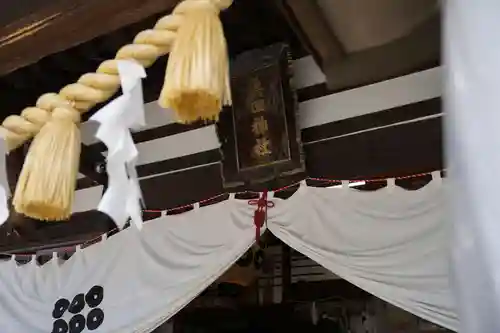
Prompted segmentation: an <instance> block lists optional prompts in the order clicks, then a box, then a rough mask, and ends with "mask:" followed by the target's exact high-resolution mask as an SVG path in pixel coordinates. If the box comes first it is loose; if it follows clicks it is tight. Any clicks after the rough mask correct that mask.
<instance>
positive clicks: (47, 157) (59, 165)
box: [13, 107, 81, 221]
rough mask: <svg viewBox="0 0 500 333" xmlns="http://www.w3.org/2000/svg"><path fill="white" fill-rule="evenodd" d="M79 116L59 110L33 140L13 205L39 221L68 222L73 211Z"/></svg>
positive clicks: (78, 144) (78, 154)
mask: <svg viewBox="0 0 500 333" xmlns="http://www.w3.org/2000/svg"><path fill="white" fill-rule="evenodd" d="M79 122H80V113H79V112H78V111H77V110H75V109H73V108H70V107H66V108H62V107H57V108H55V109H54V110H53V111H52V118H51V119H50V120H49V121H48V122H47V123H46V124H45V125H44V126H43V127H42V128H41V130H40V132H39V133H38V134H37V136H36V137H35V139H34V140H33V142H32V144H31V146H30V149H29V152H28V155H27V156H26V159H25V162H24V165H23V169H22V171H21V174H20V176H19V180H18V183H17V187H16V191H15V194H14V198H13V204H14V207H15V209H16V211H17V212H19V213H22V214H24V215H26V216H29V217H32V218H36V219H39V220H51V221H53V220H65V219H69V217H70V216H71V211H72V204H73V196H74V191H75V185H76V175H77V173H78V166H79V160H80V146H81V138H80V131H79V129H78V126H77V123H79Z"/></svg>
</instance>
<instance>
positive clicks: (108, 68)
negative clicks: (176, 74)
mask: <svg viewBox="0 0 500 333" xmlns="http://www.w3.org/2000/svg"><path fill="white" fill-rule="evenodd" d="M231 4H232V0H185V1H183V2H181V3H180V4H179V5H177V7H176V8H175V9H174V11H173V12H172V14H170V15H167V16H164V17H163V18H161V19H160V20H158V22H157V23H156V25H155V26H154V28H153V29H148V30H144V31H141V32H140V33H139V34H137V36H136V37H135V39H134V41H133V43H132V44H128V45H125V46H123V47H122V48H120V49H119V50H118V52H117V53H116V56H115V59H113V60H106V61H104V62H103V63H101V65H100V66H99V67H98V68H97V71H96V72H95V73H87V74H84V75H82V76H81V77H80V78H79V79H78V81H77V82H76V83H72V84H69V85H67V86H65V87H64V88H62V89H61V91H59V93H46V94H43V95H42V96H40V97H39V99H38V100H37V102H36V106H35V107H27V108H25V109H24V110H23V111H22V112H21V114H20V115H11V116H8V117H7V118H5V120H4V121H3V123H2V125H1V126H0V135H2V136H3V137H4V139H5V141H6V143H7V147H8V149H9V150H13V149H15V148H17V147H19V146H20V145H22V144H23V143H24V142H25V141H27V140H29V139H31V138H32V137H34V136H35V135H36V134H37V133H38V132H39V131H40V129H41V128H42V126H43V125H44V124H45V123H46V122H47V121H48V120H49V119H50V117H51V115H52V112H53V111H54V110H55V109H56V108H57V109H61V108H62V109H66V110H67V111H69V112H72V113H75V112H79V113H84V112H87V111H88V110H90V109H91V108H92V107H93V106H95V105H96V104H98V103H102V102H105V101H107V100H108V99H109V98H111V97H112V96H113V95H114V94H115V92H116V91H117V90H118V89H119V88H120V78H119V76H118V68H117V65H118V60H125V59H128V60H135V61H137V62H139V63H140V64H142V65H143V66H144V67H146V68H147V67H150V66H151V65H152V64H153V63H154V62H155V61H156V60H157V59H158V58H159V57H161V56H163V55H166V54H167V53H169V52H170V50H171V47H172V46H173V43H174V41H175V38H176V32H177V29H178V28H179V27H180V26H181V25H182V21H183V15H184V14H186V13H188V12H189V11H192V10H197V9H206V8H207V7H208V8H210V9H213V10H217V11H221V10H223V9H226V8H228V7H229V6H230V5H231ZM78 115H79V114H78ZM77 118H78V117H77Z"/></svg>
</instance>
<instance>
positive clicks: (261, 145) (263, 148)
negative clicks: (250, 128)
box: [253, 138, 272, 158]
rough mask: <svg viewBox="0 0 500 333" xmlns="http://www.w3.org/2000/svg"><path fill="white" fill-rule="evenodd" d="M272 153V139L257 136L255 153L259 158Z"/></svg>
mask: <svg viewBox="0 0 500 333" xmlns="http://www.w3.org/2000/svg"><path fill="white" fill-rule="evenodd" d="M271 154H272V151H271V140H269V138H257V139H256V143H255V145H254V146H253V155H254V156H256V157H258V158H259V157H264V156H268V155H271Z"/></svg>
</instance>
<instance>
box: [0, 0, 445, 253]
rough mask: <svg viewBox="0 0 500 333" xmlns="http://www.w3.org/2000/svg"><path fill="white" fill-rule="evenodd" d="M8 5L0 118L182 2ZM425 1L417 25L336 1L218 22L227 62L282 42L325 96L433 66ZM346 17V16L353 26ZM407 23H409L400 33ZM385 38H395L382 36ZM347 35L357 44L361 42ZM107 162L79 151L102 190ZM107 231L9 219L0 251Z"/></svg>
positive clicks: (238, 6)
mask: <svg viewBox="0 0 500 333" xmlns="http://www.w3.org/2000/svg"><path fill="white" fill-rule="evenodd" d="M6 1H7V3H8V4H3V5H2V7H3V8H4V9H6V10H4V9H2V12H1V13H0V105H1V108H0V119H4V118H5V117H6V116H8V115H9V114H18V113H20V111H21V110H22V109H23V108H24V107H26V106H29V105H32V104H34V103H35V101H36V99H37V98H38V97H39V96H40V95H41V94H43V93H45V92H52V91H58V90H59V89H60V88H61V87H62V86H64V85H65V84H68V83H70V82H73V81H76V80H77V79H78V77H79V76H80V75H81V74H83V73H85V72H88V71H93V70H95V68H97V66H98V65H99V63H100V62H102V61H103V60H106V59H109V58H113V57H114V54H115V52H116V50H118V48H119V47H121V46H122V45H125V44H126V43H128V42H130V41H131V40H132V39H133V37H134V36H135V34H136V33H137V32H139V31H141V30H143V29H147V28H150V27H152V26H153V25H154V23H155V22H156V20H157V19H158V18H159V17H161V16H162V15H165V14H167V13H169V12H170V11H171V10H172V8H173V7H174V6H175V4H176V3H177V2H178V1H177V0H140V1H139V0H123V1H98V0H51V1H46V2H44V5H43V6H42V5H41V3H40V1H35V0H23V1H16V0H6ZM363 1H364V2H365V5H366V4H367V3H368V2H369V0H357V1H356V3H358V4H359V6H360V7H363V6H362V4H361V3H360V2H363ZM401 1H403V0H401ZM404 1H406V0H404ZM408 1H411V0H408ZM421 1H422V3H425V5H423V4H421V5H420V7H419V8H421V10H420V11H415V15H416V16H418V17H413V18H412V17H411V16H409V17H407V18H406V20H401V19H400V18H399V19H398V17H399V16H398V15H402V14H401V12H400V11H399V12H398V10H399V9H398V10H396V9H397V8H400V6H399V7H398V5H397V4H395V3H394V1H392V2H391V1H389V0H385V1H383V2H384V4H383V5H382V6H381V7H380V8H379V10H378V11H375V10H372V11H369V12H363V14H361V13H356V12H355V11H353V10H352V7H346V6H341V5H340V3H342V2H341V1H334V2H332V3H337V5H339V8H338V10H339V11H338V12H335V10H336V7H325V6H327V5H326V4H327V3H328V1H320V0H318V1H313V0H273V1H268V0H235V1H234V4H233V5H232V6H231V7H230V8H229V10H227V11H225V12H223V13H222V21H223V24H224V28H225V33H226V38H227V40H228V45H229V51H230V55H231V56H233V57H234V56H236V55H237V54H239V53H241V52H243V51H245V50H250V49H254V48H260V47H263V46H266V45H269V44H271V43H274V42H280V41H286V42H288V43H290V44H291V46H292V51H293V56H294V57H296V58H299V57H302V56H304V55H306V54H312V55H313V56H314V58H315V59H316V61H317V63H318V64H319V65H320V67H321V68H322V69H323V71H324V73H325V74H326V77H327V84H326V85H324V86H322V87H321V89H324V90H328V91H330V92H334V91H340V90H344V89H347V88H352V87H357V86H361V85H365V84H370V83H374V82H378V81H382V80H385V79H388V78H392V77H396V76H400V75H404V74H408V73H412V72H414V71H416V70H420V69H425V68H430V67H432V66H434V65H436V64H439V59H440V16H439V10H438V8H437V7H436V1H432V0H421ZM396 7H397V8H396ZM424 7H425V8H424ZM395 8H396V9H395ZM342 11H343V12H342ZM342 13H344V14H345V15H350V23H349V24H348V23H346V22H348V21H349V20H347V19H346V17H347V16H345V15H344V16H343V15H342ZM370 15H372V16H371V17H370ZM384 15H385V16H384ZM405 15H411V13H408V12H405ZM375 16H377V17H378V19H379V21H380V17H381V16H384V20H385V21H388V22H389V21H391V19H392V20H393V21H394V24H393V25H392V30H391V29H390V27H391V25H390V24H389V23H388V24H387V27H385V30H384V31H386V35H383V33H382V32H379V35H378V36H375V35H374V36H372V37H373V38H375V37H377V38H378V39H377V41H376V42H373V43H370V42H369V41H370V36H369V34H368V32H366V31H365V34H364V35H363V36H362V37H359V36H360V34H359V33H358V34H357V35H356V34H355V33H354V32H353V29H354V28H355V27H357V26H359V24H361V23H362V22H366V21H367V20H374V21H377V20H376V17H375ZM339 17H340V18H342V20H339ZM408 21H411V22H412V23H411V24H406V25H405V24H403V23H405V22H406V23H408ZM398 22H399V23H398ZM349 27H350V28H349ZM349 29H351V34H350V35H349ZM396 30H397V31H396ZM387 31H389V32H391V33H392V34H390V35H389V36H388V35H387ZM353 36H354V37H356V36H358V37H356V38H357V42H356V38H354V37H353ZM363 38H364V39H363ZM353 40H354V42H353ZM360 40H361V42H360ZM366 41H368V42H366ZM362 42H364V43H365V44H363V43H362ZM356 43H357V44H356ZM353 45H354V46H353ZM356 45H357V46H356ZM360 45H361V46H360ZM363 45H364V46H363ZM362 46H363V47H362ZM166 61H167V58H166V57H165V58H163V59H160V60H159V61H158V62H157V63H156V64H155V65H154V66H153V67H152V68H151V69H150V70H149V71H148V78H147V80H146V81H145V83H144V94H145V100H146V101H153V100H156V98H157V96H158V95H159V91H160V89H161V85H162V82H163V76H164V70H165V64H166ZM90 114H92V112H89V115H90ZM24 152H25V148H24V150H23V149H19V150H18V151H16V152H14V153H13V154H12V157H11V158H9V176H10V182H11V186H14V184H15V181H16V179H17V175H18V173H19V170H20V166H21V165H22V160H23V156H24ZM103 160H104V157H103V156H102V155H101V154H100V153H99V151H95V150H93V149H92V148H91V147H83V149H82V162H81V167H80V172H81V173H83V174H85V175H86V176H87V177H89V178H91V179H92V180H94V181H95V182H98V183H101V184H104V183H105V182H106V177H105V176H104V175H103V174H102V172H99V170H97V168H98V166H99V164H100V163H102V162H103ZM317 163H321V161H320V160H318V161H317ZM111 226H112V223H111V222H110V221H109V220H108V219H107V218H106V217H105V216H102V214H99V213H95V214H94V213H92V214H91V213H82V214H76V215H75V216H74V218H72V221H71V222H68V223H53V224H46V223H40V222H38V221H34V220H30V219H26V218H25V217H22V216H18V215H16V214H14V213H13V214H12V216H11V218H10V223H8V224H7V225H6V226H4V227H2V228H1V229H0V250H3V251H5V250H9V251H13V250H16V249H21V248H22V249H25V250H26V249H28V248H30V247H31V246H33V247H39V246H40V244H44V243H47V244H48V243H51V244H54V243H58V244H69V243H72V242H78V241H80V240H81V239H88V238H92V237H93V236H95V235H97V234H99V233H102V232H104V231H107V230H109V229H110V227H111ZM2 230H3V233H2Z"/></svg>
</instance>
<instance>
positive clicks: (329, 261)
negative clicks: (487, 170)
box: [268, 180, 458, 330]
mask: <svg viewBox="0 0 500 333" xmlns="http://www.w3.org/2000/svg"><path fill="white" fill-rule="evenodd" d="M443 192H444V186H442V185H441V184H440V181H437V180H436V181H433V182H431V183H430V184H428V185H427V186H425V187H423V188H421V189H420V190H417V191H407V190H404V189H402V188H400V187H388V188H384V189H381V190H378V191H374V192H362V191H358V190H355V189H337V188H327V189H325V188H312V187H305V186H302V187H301V188H300V189H299V191H297V192H296V193H295V194H294V195H293V196H292V197H291V198H289V199H288V200H283V201H278V202H277V204H276V208H273V209H272V210H271V211H270V214H271V216H270V222H269V223H268V226H269V229H270V230H271V231H272V232H273V233H274V234H275V235H276V236H277V237H278V238H280V239H281V240H282V241H284V242H285V243H287V244H288V245H289V246H290V247H292V248H294V249H295V250H297V251H299V252H301V253H303V254H304V255H306V256H308V257H310V258H311V259H313V260H315V261H316V262H318V263H319V264H321V265H322V266H324V267H325V268H327V269H328V270H330V271H332V272H334V273H335V274H337V275H339V276H340V277H342V278H344V279H345V280H347V281H349V282H351V283H353V284H354V285H356V286H358V287H360V288H362V289H364V290H366V291H367V292H369V293H371V294H373V295H375V296H377V297H379V298H381V299H383V300H385V301H387V302H389V303H392V304H394V305H396V306H399V307H401V308H403V309H405V310H407V311H409V312H411V313H413V314H415V315H417V316H420V317H422V318H424V319H427V320H429V321H431V322H434V323H437V324H439V325H442V326H444V327H447V328H450V329H453V330H456V329H457V325H458V324H457V316H456V313H455V307H454V302H453V300H452V297H451V293H450V288H449V281H448V276H449V265H448V263H449V248H448V247H449V244H450V233H451V228H450V223H449V221H448V219H447V218H446V215H445V210H444V205H445V202H444V201H445V196H444V193H443Z"/></svg>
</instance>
